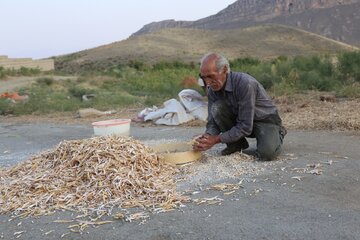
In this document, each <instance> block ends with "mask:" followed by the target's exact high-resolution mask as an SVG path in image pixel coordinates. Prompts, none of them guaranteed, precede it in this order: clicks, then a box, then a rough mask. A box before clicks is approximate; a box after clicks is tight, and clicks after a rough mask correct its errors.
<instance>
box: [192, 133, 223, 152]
mask: <svg viewBox="0 0 360 240" xmlns="http://www.w3.org/2000/svg"><path fill="white" fill-rule="evenodd" d="M220 142H221V141H220V136H218V135H209V134H203V135H201V136H200V137H198V138H196V139H195V142H194V144H193V149H194V150H195V151H206V150H208V149H210V148H212V146H214V145H215V144H217V143H220Z"/></svg>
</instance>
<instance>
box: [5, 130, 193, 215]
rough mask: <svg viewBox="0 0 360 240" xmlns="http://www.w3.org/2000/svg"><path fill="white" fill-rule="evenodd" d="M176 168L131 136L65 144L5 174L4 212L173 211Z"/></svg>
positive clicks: (179, 199)
mask: <svg viewBox="0 0 360 240" xmlns="http://www.w3.org/2000/svg"><path fill="white" fill-rule="evenodd" d="M175 173H176V169H175V168H173V167H171V166H169V165H167V164H164V163H163V162H162V161H161V160H160V159H159V157H158V156H157V155H156V154H155V153H154V152H153V151H152V150H150V149H149V148H147V147H145V146H144V145H143V144H141V143H140V142H138V141H136V140H133V139H131V138H121V137H113V136H111V137H95V138H90V139H84V140H75V141H64V142H61V143H60V144H59V145H58V146H57V147H56V148H55V149H52V150H50V151H48V152H46V153H43V154H40V155H37V156H34V157H32V158H31V159H30V160H28V161H25V162H23V163H20V164H18V165H16V166H14V167H11V168H9V169H2V170H1V171H0V177H1V179H0V193H1V195H0V213H1V214H4V213H13V214H15V215H16V216H29V215H43V214H48V213H50V212H52V211H55V210H59V209H69V210H73V211H79V212H81V213H83V214H85V215H88V214H89V215H90V214H92V213H97V214H99V215H102V214H109V213H111V211H112V208H113V207H120V208H121V209H122V208H130V207H143V208H148V209H154V208H161V209H164V210H167V209H172V208H174V207H176V206H177V205H179V204H180V203H181V202H182V201H185V200H187V199H186V198H185V197H182V196H181V195H180V194H178V193H177V192H176V183H175V180H174V175H175Z"/></svg>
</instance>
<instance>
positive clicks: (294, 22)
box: [134, 0, 360, 46]
mask: <svg viewBox="0 0 360 240" xmlns="http://www.w3.org/2000/svg"><path fill="white" fill-rule="evenodd" d="M267 23H277V24H283V25H288V26H293V27H297V28H301V29H304V30H307V31H310V32H313V33H317V34H320V35H323V36H326V37H329V38H332V39H335V40H340V41H343V42H346V43H349V44H353V45H356V46H360V27H359V26H360V0H237V1H236V2H234V3H233V4H231V5H229V6H228V7H226V8H225V9H223V10H222V11H220V12H218V13H217V14H215V15H212V16H209V17H206V18H203V19H199V20H197V21H175V20H165V21H161V22H153V23H150V24H147V25H145V26H144V27H143V28H142V29H140V30H139V31H138V32H136V33H134V35H140V34H144V33H149V32H155V31H159V30H160V29H163V28H198V29H233V28H244V27H249V26H255V25H259V24H267Z"/></svg>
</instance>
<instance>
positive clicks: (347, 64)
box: [339, 51, 360, 82]
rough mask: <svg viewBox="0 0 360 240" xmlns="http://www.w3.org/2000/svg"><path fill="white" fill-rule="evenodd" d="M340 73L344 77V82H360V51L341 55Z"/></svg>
mask: <svg viewBox="0 0 360 240" xmlns="http://www.w3.org/2000/svg"><path fill="white" fill-rule="evenodd" d="M339 72H340V73H341V74H342V76H343V81H346V82H353V81H356V82H360V51H358V52H347V53H343V54H341V55H340V57H339Z"/></svg>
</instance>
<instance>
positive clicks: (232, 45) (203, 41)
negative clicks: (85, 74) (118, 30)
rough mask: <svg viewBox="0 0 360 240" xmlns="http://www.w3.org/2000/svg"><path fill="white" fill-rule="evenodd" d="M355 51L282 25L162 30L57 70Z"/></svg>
mask: <svg viewBox="0 0 360 240" xmlns="http://www.w3.org/2000/svg"><path fill="white" fill-rule="evenodd" d="M354 49H357V48H355V47H353V46H350V45H347V44H344V43H341V42H337V41H334V40H331V39H328V38H325V37H323V36H319V35H316V34H313V33H309V32H306V31H303V30H299V29H294V28H290V27H286V26H281V25H265V26H257V27H250V28H246V29H232V30H200V29H181V28H179V29H163V30H161V31H159V32H155V33H149V34H144V35H139V36H133V37H130V38H129V39H127V40H124V41H120V42H115V43H112V44H108V45H104V46H100V47H97V48H93V49H89V50H85V51H82V52H78V53H74V54H71V55H65V56H61V57H57V58H56V59H55V62H56V69H57V70H65V71H76V70H77V69H79V68H82V69H84V68H85V69H86V68H89V69H90V68H92V69H93V68H106V67H107V66H110V65H114V64H126V63H128V62H129V61H130V60H140V61H143V62H147V63H154V62H158V61H162V60H165V61H173V60H181V61H186V62H191V61H194V62H198V61H199V59H200V58H201V56H202V55H203V54H205V53H207V52H212V51H214V52H220V53H223V54H224V55H226V56H227V57H228V58H230V59H233V58H239V57H244V56H253V57H258V58H260V59H264V58H272V57H276V56H279V55H287V56H292V55H308V54H325V53H326V54H327V53H329V54H331V53H336V52H340V51H349V50H354Z"/></svg>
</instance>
